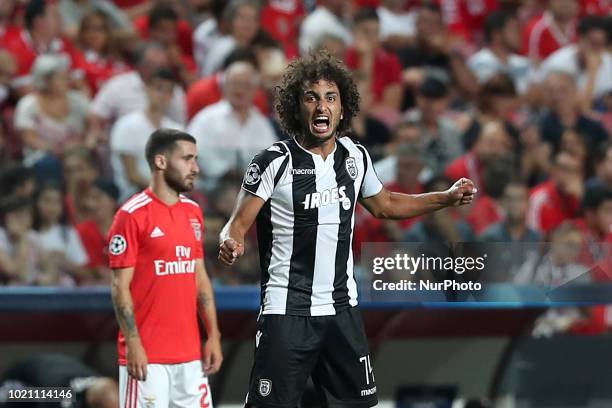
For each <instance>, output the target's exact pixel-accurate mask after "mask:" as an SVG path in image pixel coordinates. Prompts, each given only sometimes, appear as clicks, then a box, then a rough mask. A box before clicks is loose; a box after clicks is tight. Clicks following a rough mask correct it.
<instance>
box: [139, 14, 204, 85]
mask: <svg viewBox="0 0 612 408" xmlns="http://www.w3.org/2000/svg"><path fill="white" fill-rule="evenodd" d="M179 21H180V20H179V16H178V14H177V13H176V11H174V9H173V8H172V7H171V6H170V5H165V4H157V5H155V6H154V7H153V9H152V10H151V12H150V13H149V35H148V39H149V40H150V41H153V42H156V43H158V44H159V45H161V46H162V47H163V48H164V49H165V50H166V52H167V53H168V60H169V62H170V67H171V69H172V70H173V71H174V73H175V74H176V75H177V78H178V79H179V80H180V83H181V84H182V85H183V86H184V87H189V85H191V84H192V83H193V81H195V79H196V69H197V68H196V64H195V60H194V59H193V56H192V54H191V53H187V52H186V51H185V50H182V49H181V46H180V44H179V39H178V24H179Z"/></svg>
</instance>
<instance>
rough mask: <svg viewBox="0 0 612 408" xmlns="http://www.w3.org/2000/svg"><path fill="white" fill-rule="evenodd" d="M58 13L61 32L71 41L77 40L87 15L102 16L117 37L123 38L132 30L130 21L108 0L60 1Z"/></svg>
mask: <svg viewBox="0 0 612 408" xmlns="http://www.w3.org/2000/svg"><path fill="white" fill-rule="evenodd" d="M59 13H60V15H61V17H62V31H63V33H64V35H66V36H67V37H68V38H71V39H75V38H77V36H78V32H79V27H80V26H81V25H82V24H83V19H84V18H85V16H87V15H89V14H98V15H102V16H104V19H106V20H108V23H109V26H110V27H112V30H113V32H114V33H115V35H116V36H117V37H123V36H125V35H126V34H128V33H131V32H133V30H134V29H133V27H132V22H131V21H130V19H129V18H128V17H127V16H126V15H125V13H124V12H123V11H121V9H120V8H119V7H117V6H116V5H115V3H113V2H112V1H110V0H60V1H59Z"/></svg>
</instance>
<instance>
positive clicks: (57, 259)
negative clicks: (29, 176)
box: [32, 184, 89, 286]
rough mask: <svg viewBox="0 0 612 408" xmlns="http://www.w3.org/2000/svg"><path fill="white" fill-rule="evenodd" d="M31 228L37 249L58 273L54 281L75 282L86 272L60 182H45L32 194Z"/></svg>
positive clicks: (58, 282) (82, 251)
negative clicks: (38, 247)
mask: <svg viewBox="0 0 612 408" xmlns="http://www.w3.org/2000/svg"><path fill="white" fill-rule="evenodd" d="M32 228H33V229H34V231H36V240H37V241H38V244H39V246H40V249H41V250H42V251H44V252H45V253H46V255H47V256H49V262H51V263H52V264H54V265H55V268H56V271H57V274H58V275H57V280H56V281H55V282H52V283H53V284H56V285H60V286H74V285H75V283H77V282H79V281H80V280H81V279H82V278H84V277H86V276H88V275H89V272H88V271H87V270H86V265H87V263H88V262H89V259H88V258H87V252H86V251H85V248H84V247H83V243H82V242H81V239H80V238H79V235H78V233H77V231H76V229H75V228H74V226H73V225H72V224H71V223H70V220H69V219H68V211H67V209H66V206H65V204H64V193H63V191H62V189H61V188H60V187H59V186H57V185H53V184H45V185H43V186H41V187H40V188H39V189H38V191H37V192H36V194H35V195H34V215H33V222H32Z"/></svg>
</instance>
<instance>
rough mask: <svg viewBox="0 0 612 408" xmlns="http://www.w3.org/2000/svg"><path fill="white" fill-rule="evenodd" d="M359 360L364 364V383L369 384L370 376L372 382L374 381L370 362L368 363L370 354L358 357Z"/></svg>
mask: <svg viewBox="0 0 612 408" xmlns="http://www.w3.org/2000/svg"><path fill="white" fill-rule="evenodd" d="M359 362H360V363H363V366H364V367H363V368H364V370H365V378H366V385H370V377H372V382H374V370H372V363H370V355H369V354H368V355H367V356H363V357H359Z"/></svg>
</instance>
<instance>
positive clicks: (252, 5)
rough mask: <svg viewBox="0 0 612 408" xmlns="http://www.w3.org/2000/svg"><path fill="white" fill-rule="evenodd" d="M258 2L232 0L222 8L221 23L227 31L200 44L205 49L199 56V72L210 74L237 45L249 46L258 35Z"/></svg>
mask: <svg viewBox="0 0 612 408" xmlns="http://www.w3.org/2000/svg"><path fill="white" fill-rule="evenodd" d="M259 13H260V8H259V2H258V1H256V0H232V1H231V2H230V3H229V4H228V5H227V6H226V8H225V9H224V11H223V16H222V25H223V26H225V27H226V29H227V32H226V33H224V34H223V35H220V36H211V37H207V38H206V40H207V41H208V42H209V43H208V44H200V45H199V48H200V50H201V51H202V50H207V51H206V52H205V54H204V55H202V56H201V57H200V58H201V60H202V63H203V64H204V65H202V66H200V74H201V75H203V76H208V75H212V74H213V73H215V72H217V71H218V70H219V69H220V68H221V66H222V65H223V61H224V60H225V58H226V57H227V56H228V55H229V54H230V53H231V52H232V51H233V50H234V49H236V48H237V47H249V46H251V45H253V42H254V41H255V40H256V39H257V37H258V36H259V35H260V22H259Z"/></svg>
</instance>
